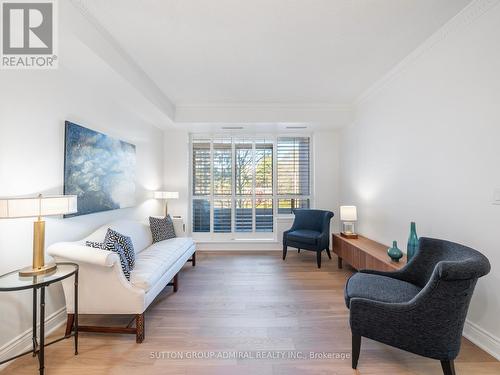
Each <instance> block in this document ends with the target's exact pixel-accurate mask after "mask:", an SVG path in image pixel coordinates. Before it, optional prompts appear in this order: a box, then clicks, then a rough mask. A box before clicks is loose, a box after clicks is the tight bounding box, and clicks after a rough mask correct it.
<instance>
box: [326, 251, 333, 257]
mask: <svg viewBox="0 0 500 375" xmlns="http://www.w3.org/2000/svg"><path fill="white" fill-rule="evenodd" d="M326 253H327V254H328V258H330V259H332V254H330V249H329V248H326Z"/></svg>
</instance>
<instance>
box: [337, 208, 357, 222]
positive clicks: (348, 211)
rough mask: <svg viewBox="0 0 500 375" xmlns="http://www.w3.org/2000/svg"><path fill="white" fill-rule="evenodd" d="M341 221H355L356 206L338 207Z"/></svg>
mask: <svg viewBox="0 0 500 375" xmlns="http://www.w3.org/2000/svg"><path fill="white" fill-rule="evenodd" d="M340 220H341V221H357V220H358V212H357V210H356V206H340Z"/></svg>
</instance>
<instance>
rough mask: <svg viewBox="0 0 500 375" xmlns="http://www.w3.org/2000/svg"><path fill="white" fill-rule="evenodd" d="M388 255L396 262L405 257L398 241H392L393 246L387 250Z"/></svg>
mask: <svg viewBox="0 0 500 375" xmlns="http://www.w3.org/2000/svg"><path fill="white" fill-rule="evenodd" d="M387 255H389V257H390V258H391V260H392V261H394V262H399V260H400V259H401V258H402V257H403V252H402V251H401V250H400V249H399V248H398V242H397V241H392V247H390V248H389V249H388V250H387Z"/></svg>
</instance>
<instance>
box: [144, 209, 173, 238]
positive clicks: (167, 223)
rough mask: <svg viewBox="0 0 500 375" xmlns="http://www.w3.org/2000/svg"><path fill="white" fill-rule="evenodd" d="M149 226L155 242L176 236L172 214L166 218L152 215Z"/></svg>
mask: <svg viewBox="0 0 500 375" xmlns="http://www.w3.org/2000/svg"><path fill="white" fill-rule="evenodd" d="M149 226H150V228H151V235H152V236H153V243H155V242H160V241H164V240H168V239H170V238H175V237H176V235H175V230H174V222H173V221H172V218H171V217H170V215H167V216H166V217H164V218H157V217H152V216H150V217H149Z"/></svg>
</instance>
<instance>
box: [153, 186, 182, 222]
mask: <svg viewBox="0 0 500 375" xmlns="http://www.w3.org/2000/svg"><path fill="white" fill-rule="evenodd" d="M154 197H155V199H163V200H165V217H166V216H167V215H168V200H169V199H179V192H177V191H155V192H154Z"/></svg>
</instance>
